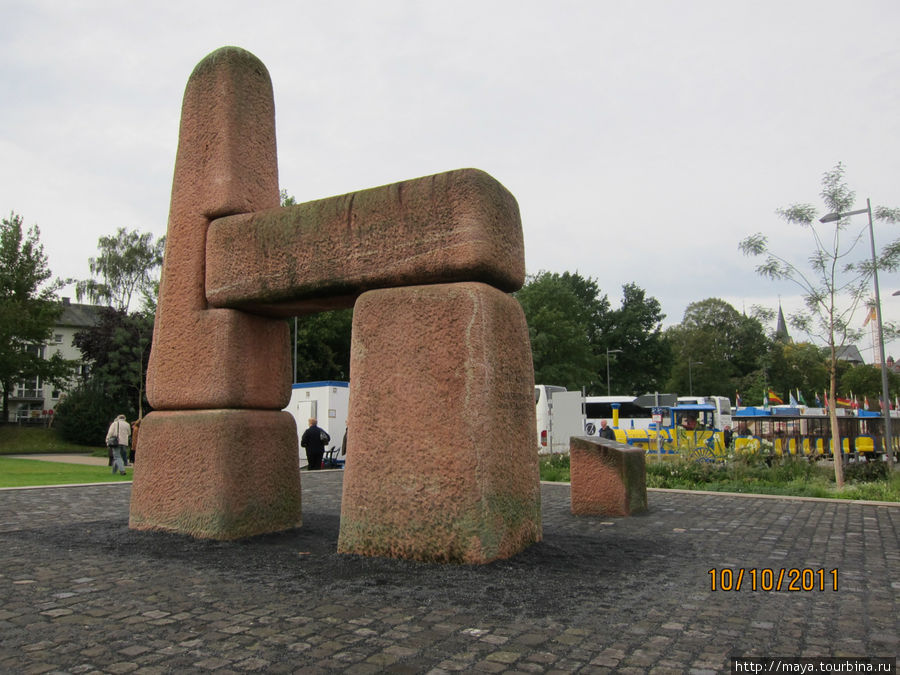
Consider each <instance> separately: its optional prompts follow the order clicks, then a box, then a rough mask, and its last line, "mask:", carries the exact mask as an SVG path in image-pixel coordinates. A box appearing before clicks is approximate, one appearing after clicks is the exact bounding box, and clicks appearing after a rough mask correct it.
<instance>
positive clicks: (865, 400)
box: [863, 394, 869, 410]
mask: <svg viewBox="0 0 900 675" xmlns="http://www.w3.org/2000/svg"><path fill="white" fill-rule="evenodd" d="M863 409H865V410H868V409H869V397H868V396H866V395H865V394H863Z"/></svg>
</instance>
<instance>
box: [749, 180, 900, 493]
mask: <svg viewBox="0 0 900 675" xmlns="http://www.w3.org/2000/svg"><path fill="white" fill-rule="evenodd" d="M844 173H845V169H844V167H843V165H842V164H838V165H837V166H836V167H835V168H834V169H832V170H830V171H827V172H826V173H825V174H824V176H823V177H822V190H821V192H820V196H821V197H822V200H823V201H824V203H825V207H826V210H827V212H828V213H835V214H843V213H847V212H849V211H851V210H852V209H853V204H854V202H855V201H856V195H855V193H854V192H853V190H851V189H850V187H849V186H848V185H847V183H846V181H845V179H844ZM777 213H778V214H779V215H780V216H781V217H782V219H784V220H785V221H786V222H787V223H788V224H791V225H799V226H800V227H803V228H805V229H807V230H808V231H809V233H810V235H811V237H812V241H813V248H812V252H811V254H810V255H809V258H808V267H807V266H806V265H801V264H800V263H795V262H794V261H793V260H792V259H790V258H789V257H788V256H786V255H780V254H777V253H775V252H774V251H772V249H771V248H770V247H769V243H768V239H767V237H765V236H764V235H763V234H760V233H757V234H754V235H751V236H749V237H747V238H745V239H744V240H743V241H741V243H740V245H739V248H740V249H741V251H742V252H743V253H744V255H747V256H754V257H756V256H763V257H764V262H763V263H762V264H760V265H759V266H757V268H756V271H757V273H758V274H759V275H760V276H763V277H766V278H769V279H773V280H784V281H789V282H791V283H793V284H795V285H796V286H797V287H798V288H799V289H800V291H801V293H802V294H803V299H804V303H805V310H803V311H801V312H798V313H797V314H795V315H793V316H792V317H791V324H792V325H793V326H794V327H795V328H797V329H799V330H801V331H803V332H805V333H806V334H807V335H809V336H810V337H812V338H813V339H817V340H819V341H821V342H822V343H824V344H825V345H826V348H827V350H828V369H829V384H828V392H829V398H830V400H831V401H834V400H835V395H836V393H837V383H838V378H837V364H838V353H839V351H840V349H841V347H843V346H845V345H848V344H852V343H853V342H854V341H856V340H858V339H859V337H860V332H859V330H857V329H855V328H853V326H854V325H855V323H854V321H853V317H854V315H855V314H856V312H857V310H859V309H860V308H861V307H863V308H864V307H865V306H866V303H867V302H870V301H871V300H870V296H869V289H870V287H871V280H872V274H873V272H874V269H873V265H872V262H871V260H870V256H869V251H868V247H867V246H866V243H867V236H866V225H858V226H854V225H853V223H852V221H851V219H849V218H846V217H840V218H838V219H837V220H836V221H835V222H833V223H831V222H829V223H825V224H822V223H820V222H818V221H817V220H816V218H817V216H818V212H817V210H816V208H815V207H814V206H812V205H811V204H793V205H791V206H788V207H787V208H784V209H779V210H778V211H777ZM875 214H876V217H879V218H880V219H883V220H896V218H897V211H896V210H892V209H884V208H882V209H876V210H875ZM898 264H900V246H898V245H897V243H896V242H894V243H893V244H890V245H889V246H887V247H885V249H884V250H883V252H882V255H881V259H880V261H879V265H880V266H884V267H885V268H896V266H897V265H898ZM830 417H831V430H832V438H833V443H834V447H835V448H838V450H837V451H836V454H837V453H839V452H840V447H841V437H840V433H839V428H838V421H837V414H836V411H835V406H834V405H832V406H831V407H830ZM834 472H835V481H836V483H837V485H838V486H839V487H840V486H843V484H844V472H843V463H842V462H840V461H836V462H835V463H834Z"/></svg>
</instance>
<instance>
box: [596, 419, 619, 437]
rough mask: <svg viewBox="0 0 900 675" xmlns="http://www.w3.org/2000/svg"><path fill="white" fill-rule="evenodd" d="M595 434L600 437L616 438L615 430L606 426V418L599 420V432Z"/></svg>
mask: <svg viewBox="0 0 900 675" xmlns="http://www.w3.org/2000/svg"><path fill="white" fill-rule="evenodd" d="M597 435H598V436H600V438H608V439H609V440H611V441H614V440H616V432H614V431H613V430H612V427H608V426H606V420H600V433H599V434H597Z"/></svg>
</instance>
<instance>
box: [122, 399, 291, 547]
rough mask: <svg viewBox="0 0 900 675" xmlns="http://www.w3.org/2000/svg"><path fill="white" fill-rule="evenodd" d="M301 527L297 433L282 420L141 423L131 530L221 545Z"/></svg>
mask: <svg viewBox="0 0 900 675" xmlns="http://www.w3.org/2000/svg"><path fill="white" fill-rule="evenodd" d="M300 524H301V513H300V470H299V461H298V448H297V428H296V425H295V424H294V418H293V417H291V415H290V414H289V413H286V412H281V411H271V410H194V411H155V412H152V413H150V414H149V415H147V417H145V418H144V421H143V423H142V424H141V447H140V459H139V460H138V461H137V462H136V463H135V468H134V486H133V487H132V496H131V515H130V521H129V525H130V527H132V528H134V529H138V530H167V531H172V532H180V533H183V534H188V535H191V536H194V537H200V538H208V539H222V540H224V539H237V538H240V537H249V536H252V535H256V534H262V533H266V532H278V531H282V530H288V529H291V528H293V527H298V526H299V525H300Z"/></svg>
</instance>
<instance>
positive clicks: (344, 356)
mask: <svg viewBox="0 0 900 675" xmlns="http://www.w3.org/2000/svg"><path fill="white" fill-rule="evenodd" d="M352 324H353V310H352V309H342V310H337V311H333V312H322V313H321V314H312V315H309V316H299V317H297V318H296V319H293V320H291V321H290V324H289V325H290V326H291V333H292V335H291V339H292V344H293V348H294V364H295V367H294V380H295V381H296V382H316V381H319V380H341V381H343V380H347V379H349V378H350V332H351V327H352Z"/></svg>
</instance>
